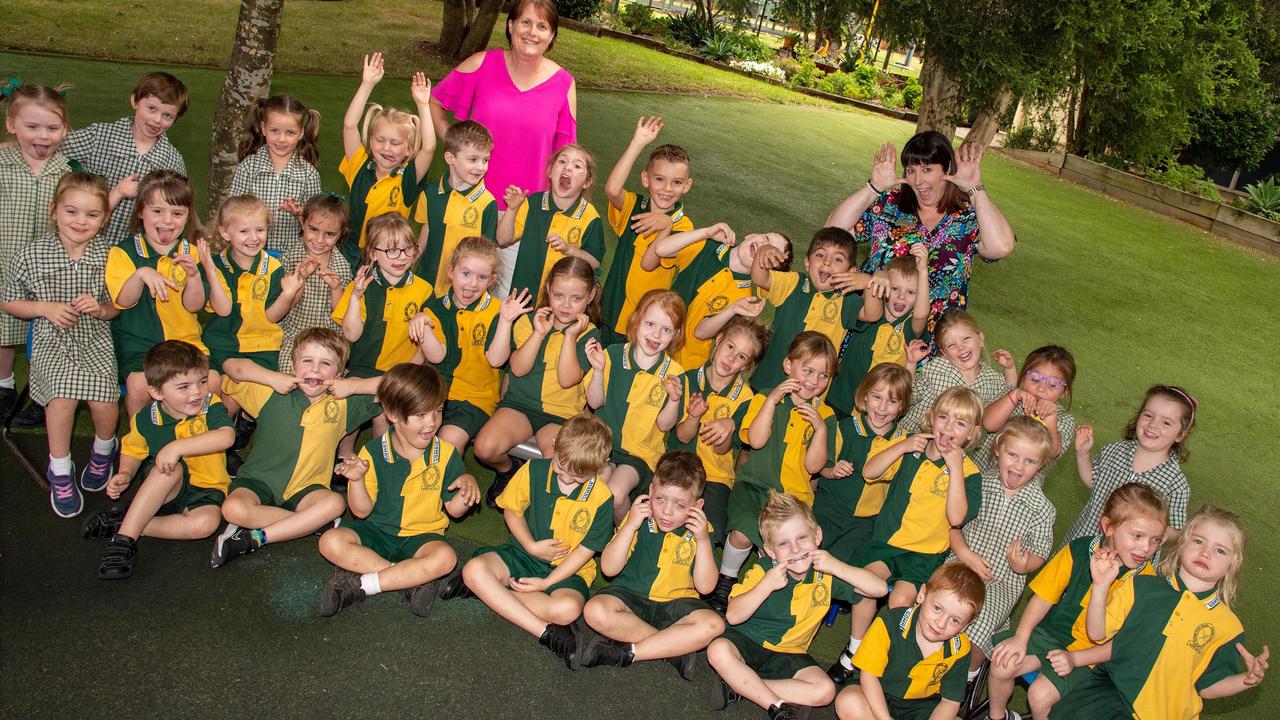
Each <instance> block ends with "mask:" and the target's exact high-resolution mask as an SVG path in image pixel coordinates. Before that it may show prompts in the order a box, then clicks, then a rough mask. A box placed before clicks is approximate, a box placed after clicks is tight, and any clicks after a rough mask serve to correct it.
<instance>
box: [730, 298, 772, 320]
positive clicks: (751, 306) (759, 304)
mask: <svg viewBox="0 0 1280 720" xmlns="http://www.w3.org/2000/svg"><path fill="white" fill-rule="evenodd" d="M732 308H733V314H734V315H737V316H739V317H745V318H753V317H759V316H760V313H762V312H764V298H758V297H756V296H755V295H751V296H748V297H744V298H739V299H738V300H735V301H734V303H733V305H732Z"/></svg>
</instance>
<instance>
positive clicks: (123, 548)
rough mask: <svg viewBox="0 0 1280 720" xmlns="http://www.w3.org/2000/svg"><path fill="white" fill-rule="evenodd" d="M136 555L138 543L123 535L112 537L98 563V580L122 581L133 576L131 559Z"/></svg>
mask: <svg viewBox="0 0 1280 720" xmlns="http://www.w3.org/2000/svg"><path fill="white" fill-rule="evenodd" d="M137 554H138V541H137V540H134V539H133V538H131V537H127V536H125V535H113V536H112V537H111V539H110V540H108V541H107V549H106V551H105V552H103V553H102V562H100V563H98V579H99V580H124V579H125V578H127V577H129V576H130V575H132V574H133V558H134V557H135V556H137Z"/></svg>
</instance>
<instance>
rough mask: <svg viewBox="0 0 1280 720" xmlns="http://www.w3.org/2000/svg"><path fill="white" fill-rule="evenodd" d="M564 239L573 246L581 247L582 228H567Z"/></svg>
mask: <svg viewBox="0 0 1280 720" xmlns="http://www.w3.org/2000/svg"><path fill="white" fill-rule="evenodd" d="M564 240H565V242H567V243H569V244H570V245H572V246H574V247H582V228H580V227H571V228H569V235H568V237H566V238H565V239H564Z"/></svg>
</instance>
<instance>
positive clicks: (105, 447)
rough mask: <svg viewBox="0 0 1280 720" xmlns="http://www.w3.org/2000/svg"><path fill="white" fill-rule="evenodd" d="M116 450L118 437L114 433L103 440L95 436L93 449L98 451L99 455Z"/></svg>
mask: <svg viewBox="0 0 1280 720" xmlns="http://www.w3.org/2000/svg"><path fill="white" fill-rule="evenodd" d="M115 450H116V437H115V436H114V435H112V436H111V437H109V438H107V439H106V440H103V439H102V438H100V437H98V436H97V435H95V436H94V437H93V451H94V452H96V453H98V454H99V455H110V454H111V453H113V452H115Z"/></svg>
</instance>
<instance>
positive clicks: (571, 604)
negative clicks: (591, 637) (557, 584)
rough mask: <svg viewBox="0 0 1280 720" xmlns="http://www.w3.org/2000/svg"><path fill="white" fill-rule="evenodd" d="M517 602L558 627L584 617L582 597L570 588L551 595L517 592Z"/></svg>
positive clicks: (554, 591)
mask: <svg viewBox="0 0 1280 720" xmlns="http://www.w3.org/2000/svg"><path fill="white" fill-rule="evenodd" d="M514 594H515V596H516V600H518V601H520V603H522V604H523V605H524V606H525V607H526V608H528V609H529V612H532V613H533V614H534V615H537V616H538V617H539V618H542V619H543V620H545V621H546V622H549V623H554V624H556V625H568V624H570V623H572V622H573V621H574V620H577V619H578V618H580V617H582V605H583V600H582V595H580V594H578V593H576V592H574V591H573V590H570V589H568V588H560V589H559V590H553V591H552V592H551V594H549V595H548V594H547V593H542V592H517V593H514Z"/></svg>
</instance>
